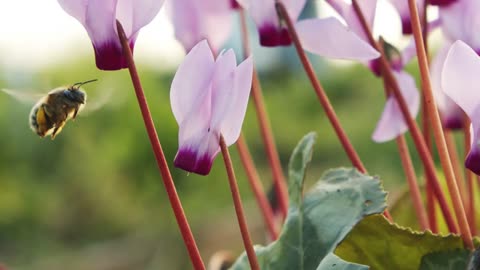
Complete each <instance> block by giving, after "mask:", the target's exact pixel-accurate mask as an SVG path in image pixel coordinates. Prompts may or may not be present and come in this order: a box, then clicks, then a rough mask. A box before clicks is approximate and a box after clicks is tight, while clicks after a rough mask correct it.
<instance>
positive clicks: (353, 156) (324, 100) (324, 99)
mask: <svg viewBox="0 0 480 270" xmlns="http://www.w3.org/2000/svg"><path fill="white" fill-rule="evenodd" d="M275 5H276V8H277V11H278V13H279V15H280V17H281V18H282V19H284V21H285V23H286V25H287V29H288V33H289V34H290V38H291V39H292V41H293V44H294V45H295V49H296V50H297V54H298V57H299V58H300V61H301V62H302V65H303V67H304V69H305V72H306V73H307V76H308V78H309V79H310V82H311V83H312V86H313V89H314V90H315V93H316V94H317V97H318V99H319V101H320V103H321V104H322V108H323V109H324V110H325V114H326V115H327V117H328V120H329V121H330V123H331V124H332V126H333V129H334V130H335V133H336V134H337V137H338V139H339V140H340V143H341V144H342V146H343V148H344V150H345V152H346V153H347V155H348V157H349V158H350V161H351V162H352V164H353V166H354V167H355V168H357V169H358V170H359V171H360V172H362V173H366V171H367V170H366V169H365V166H363V163H362V161H361V160H360V157H359V156H358V154H357V151H355V148H354V147H353V145H352V143H351V142H350V140H349V139H348V136H347V134H346V133H345V131H344V130H343V128H342V126H341V124H340V121H339V120H338V117H337V114H336V113H335V110H334V109H333V106H332V104H331V103H330V100H329V99H328V96H327V95H326V94H325V90H323V87H322V85H321V84H320V81H319V80H318V78H317V76H316V75H315V71H314V70H313V67H312V64H311V63H310V61H309V60H308V58H307V55H306V54H305V51H304V50H303V47H302V44H301V43H300V39H299V38H298V35H297V32H296V31H295V27H294V25H293V22H292V20H291V18H290V16H289V15H288V12H287V10H286V8H285V6H284V5H283V3H282V2H279V1H278V0H277V1H276V2H275Z"/></svg>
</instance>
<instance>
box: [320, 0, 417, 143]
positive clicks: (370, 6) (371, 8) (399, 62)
mask: <svg viewBox="0 0 480 270" xmlns="http://www.w3.org/2000/svg"><path fill="white" fill-rule="evenodd" d="M327 2H328V3H329V4H330V5H331V6H332V7H333V8H334V9H335V11H337V13H338V14H339V15H340V16H342V17H343V18H344V19H345V21H346V22H347V24H348V26H349V27H350V28H351V29H352V30H353V31H355V33H356V34H357V35H358V36H360V37H361V38H362V39H363V40H365V41H368V37H367V35H366V33H365V31H364V30H363V27H362V25H361V24H360V21H359V19H358V16H357V14H356V13H355V10H354V9H353V6H352V5H351V4H347V3H346V2H345V1H343V0H327ZM358 4H359V7H360V9H361V10H362V13H363V14H364V16H365V19H366V21H367V24H368V25H369V27H370V28H372V27H373V24H374V21H375V10H376V5H377V0H365V1H359V2H358ZM413 45H414V44H413ZM383 50H384V52H385V54H386V56H387V59H388V60H389V62H390V65H391V66H392V69H393V73H394V75H395V77H396V79H397V82H398V86H399V88H400V91H401V94H402V96H403V98H404V99H405V101H406V103H407V105H408V108H409V111H410V114H411V115H412V117H416V116H417V114H418V111H419V107H420V95H419V93H418V89H417V87H416V85H415V81H414V80H413V78H412V76H411V75H410V74H408V73H406V72H404V71H402V70H403V68H404V66H405V64H406V63H407V62H408V61H409V60H410V59H411V58H412V57H413V56H414V55H415V53H414V52H415V47H412V46H407V47H406V48H405V50H404V51H403V52H400V51H398V50H397V49H396V48H395V47H394V46H393V45H390V44H389V43H387V42H384V43H383ZM364 64H365V65H367V66H368V67H369V68H370V70H371V71H372V72H373V73H374V74H375V75H377V76H380V73H381V72H380V63H379V61H378V60H372V61H364ZM407 130H408V126H407V123H406V122H405V120H404V117H403V114H402V111H401V110H400V107H399V105H398V103H397V101H396V98H395V96H394V95H393V94H389V96H388V97H387V102H386V103H385V107H384V109H383V112H382V115H381V116H380V120H379V121H378V123H377V127H376V128H375V131H374V132H373V134H372V139H373V140H374V141H375V142H386V141H390V140H392V139H395V138H396V137H397V136H399V135H401V134H402V133H404V132H405V131H407Z"/></svg>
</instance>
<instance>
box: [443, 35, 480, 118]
mask: <svg viewBox="0 0 480 270" xmlns="http://www.w3.org/2000/svg"><path fill="white" fill-rule="evenodd" d="M479 71H480V59H479V57H478V55H477V54H476V53H475V52H474V51H473V50H472V49H471V48H470V47H469V46H468V45H467V44H465V43H464V42H462V41H460V40H459V41H456V42H455V43H454V44H453V45H452V47H450V50H449V51H448V54H447V58H446V60H445V64H444V65H443V71H442V89H443V91H444V92H445V94H446V95H447V96H449V97H450V98H451V99H452V100H453V101H454V102H455V103H457V105H458V106H460V107H461V108H462V109H463V110H464V111H465V113H467V115H468V116H469V117H470V118H471V119H472V116H473V114H474V113H475V111H476V109H477V108H478V106H479V104H480V91H478V86H479V85H480V76H479V75H478V72H479ZM472 120H473V119H472Z"/></svg>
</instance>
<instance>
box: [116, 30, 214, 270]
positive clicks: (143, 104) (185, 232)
mask: <svg viewBox="0 0 480 270" xmlns="http://www.w3.org/2000/svg"><path fill="white" fill-rule="evenodd" d="M117 32H118V36H119V39H120V43H121V44H122V47H123V53H124V55H125V58H126V59H127V63H128V71H129V72H130V77H131V79H132V83H133V88H134V89H135V94H136V96H137V100H138V104H139V106H140V110H141V112H142V117H143V121H144V123H145V127H146V129H147V133H148V138H149V139H150V143H151V145H152V150H153V153H154V154H155V159H156V161H157V165H158V168H159V169H160V173H161V175H162V179H163V184H164V185H165V190H166V191H167V194H168V199H169V201H170V204H171V206H172V209H173V213H174V214H175V218H176V219H177V223H178V226H179V228H180V232H181V233H182V237H183V241H184V243H185V246H186V247H187V250H188V254H189V256H190V260H191V261H192V264H193V267H194V268H195V269H196V270H204V269H205V265H204V263H203V261H202V257H201V256H200V252H199V251H198V248H197V245H196V243H195V239H194V237H193V234H192V231H191V230H190V226H189V224H188V221H187V217H186V216H185V213H184V212H183V207H182V203H181V202H180V198H179V197H178V194H177V191H176V189H175V184H174V183H173V179H172V175H171V174H170V170H169V169H168V165H167V161H166V159H165V155H164V154H163V150H162V145H161V144H160V139H159V138H158V136H157V131H156V130H155V125H154V124H153V119H152V116H151V114H150V110H149V108H148V104H147V100H146V98H145V95H144V93H143V89H142V85H141V83H140V78H139V76H138V73H137V68H136V66H135V62H134V61H133V56H132V52H131V50H130V47H129V46H128V40H127V38H126V36H125V32H124V30H123V27H122V25H121V24H120V22H119V21H117Z"/></svg>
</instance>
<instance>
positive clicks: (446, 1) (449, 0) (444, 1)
mask: <svg viewBox="0 0 480 270" xmlns="http://www.w3.org/2000/svg"><path fill="white" fill-rule="evenodd" d="M455 2H457V0H428V3H429V4H430V5H434V6H440V7H444V6H448V5H450V4H453V3H455Z"/></svg>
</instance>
